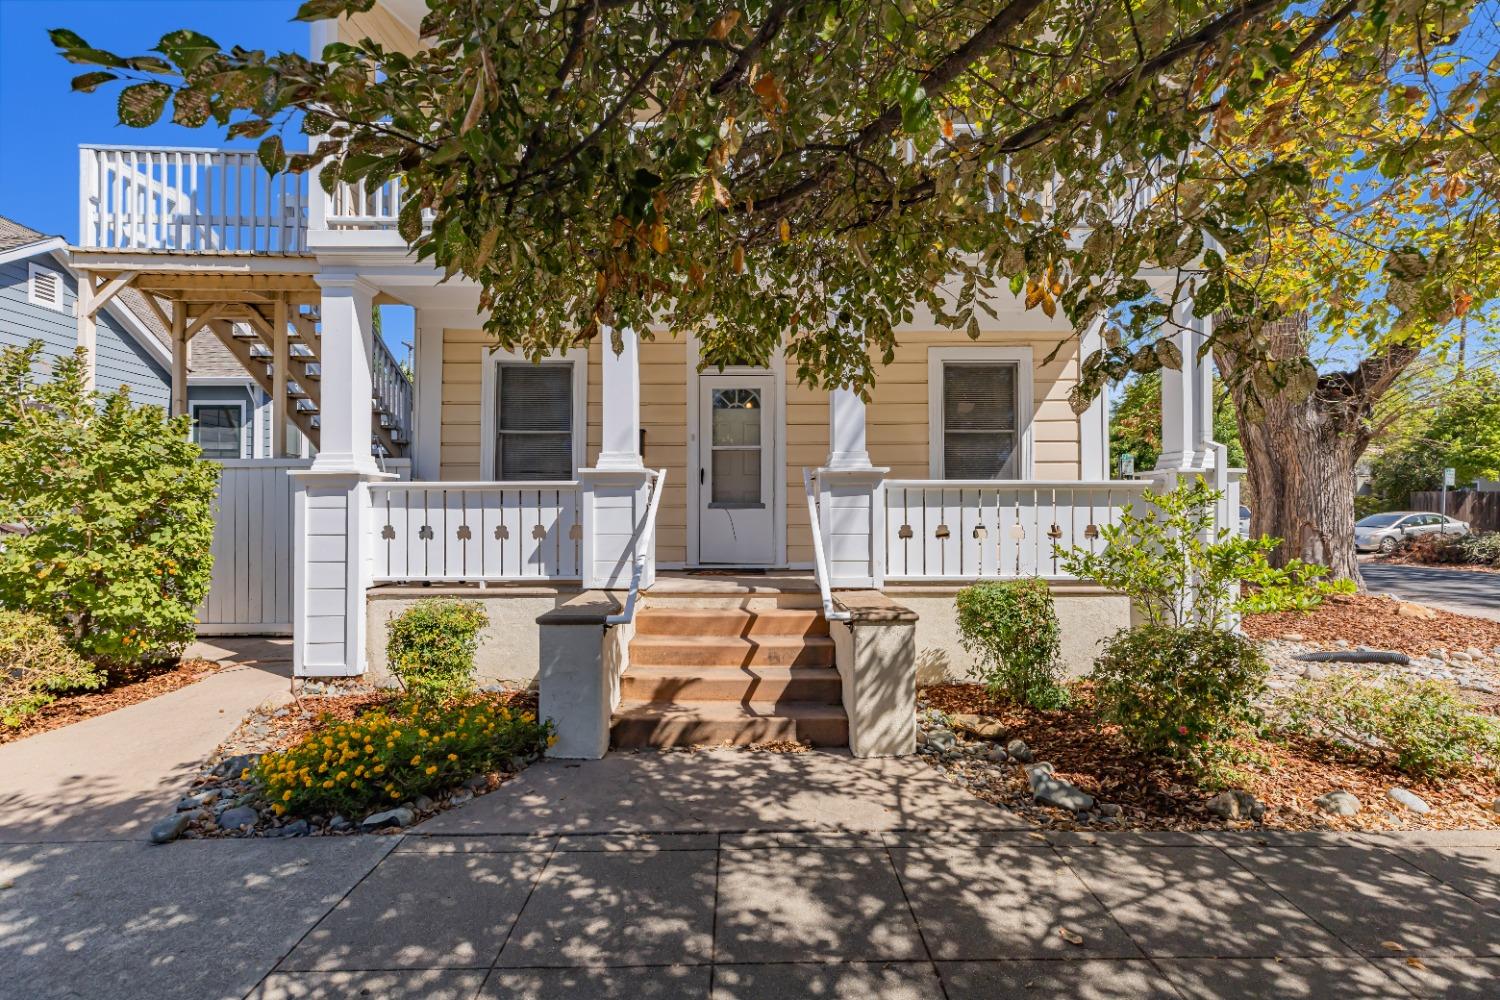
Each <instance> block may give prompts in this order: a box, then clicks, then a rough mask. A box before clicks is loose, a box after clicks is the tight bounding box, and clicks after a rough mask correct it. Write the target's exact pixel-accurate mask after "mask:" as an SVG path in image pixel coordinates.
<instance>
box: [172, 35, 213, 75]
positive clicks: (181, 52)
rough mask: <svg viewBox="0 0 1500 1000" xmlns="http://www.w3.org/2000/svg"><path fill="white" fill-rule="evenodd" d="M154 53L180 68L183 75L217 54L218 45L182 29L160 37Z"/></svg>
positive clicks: (209, 39) (211, 40)
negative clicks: (156, 52) (158, 53)
mask: <svg viewBox="0 0 1500 1000" xmlns="http://www.w3.org/2000/svg"><path fill="white" fill-rule="evenodd" d="M156 51H158V52H160V53H161V54H162V55H164V56H166V57H167V58H168V59H171V60H172V61H173V62H175V63H177V65H179V66H181V67H182V70H183V72H184V73H191V72H192V71H193V70H195V69H197V68H198V67H199V66H200V65H201V64H202V63H203V61H204V60H205V59H207V58H208V57H209V56H212V55H214V54H216V53H218V52H219V43H218V42H216V41H214V40H213V39H212V38H209V37H208V36H207V35H201V34H199V33H198V32H196V31H189V30H188V29H186V28H184V29H182V30H181V31H172V32H169V33H167V34H165V35H162V36H161V40H160V41H158V42H157V43H156Z"/></svg>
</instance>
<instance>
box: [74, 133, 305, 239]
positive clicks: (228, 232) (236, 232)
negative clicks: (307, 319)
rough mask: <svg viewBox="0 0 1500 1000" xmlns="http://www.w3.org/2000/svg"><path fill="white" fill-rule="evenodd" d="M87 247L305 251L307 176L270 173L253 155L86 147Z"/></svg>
mask: <svg viewBox="0 0 1500 1000" xmlns="http://www.w3.org/2000/svg"><path fill="white" fill-rule="evenodd" d="M78 168H79V169H78V183H79V218H78V233H79V236H78V239H79V244H80V245H81V246H83V247H85V248H87V249H113V250H175V251H185V252H210V253H225V252H232V253H301V252H303V251H304V250H306V248H307V190H308V186H307V176H306V175H305V174H287V173H281V174H276V175H270V174H267V173H266V171H265V168H264V167H262V166H261V165H260V161H259V160H257V159H256V157H255V154H254V153H252V152H240V151H236V150H224V149H188V148H175V147H158V146H153V147H143V146H92V145H89V146H80V147H79V162H78Z"/></svg>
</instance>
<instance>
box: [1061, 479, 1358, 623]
mask: <svg viewBox="0 0 1500 1000" xmlns="http://www.w3.org/2000/svg"><path fill="white" fill-rule="evenodd" d="M1222 497H1223V494H1221V493H1219V492H1217V491H1215V490H1214V489H1212V488H1210V487H1209V486H1208V484H1207V483H1205V482H1204V481H1203V480H1202V479H1201V478H1199V479H1198V480H1196V481H1195V482H1193V483H1191V484H1189V483H1181V484H1179V485H1178V486H1177V487H1176V488H1174V489H1173V490H1171V491H1170V492H1167V493H1151V492H1149V491H1148V492H1147V493H1146V494H1145V500H1146V504H1147V506H1146V508H1145V511H1144V513H1137V512H1136V510H1135V506H1134V505H1133V504H1126V506H1125V509H1124V511H1122V512H1121V515H1120V523H1119V524H1112V525H1106V526H1105V527H1104V528H1103V529H1101V530H1100V533H1099V534H1100V537H1101V538H1103V539H1104V542H1105V546H1104V550H1103V551H1101V552H1092V551H1090V550H1088V549H1083V548H1071V549H1068V550H1066V551H1064V552H1062V553H1061V556H1062V560H1061V562H1062V566H1063V569H1064V570H1066V571H1067V572H1068V573H1071V574H1073V575H1074V576H1077V577H1079V578H1080V579H1087V580H1093V581H1095V582H1097V583H1098V584H1100V585H1101V586H1104V587H1108V588H1110V589H1111V590H1117V591H1119V592H1120V593H1122V594H1125V595H1126V596H1127V597H1129V598H1130V599H1131V602H1132V603H1133V604H1134V605H1135V607H1136V609H1137V610H1138V611H1139V612H1140V613H1141V615H1142V616H1143V617H1144V618H1145V619H1146V623H1147V624H1149V625H1154V626H1158V627H1166V628H1182V627H1187V626H1195V627H1199V628H1207V629H1214V630H1223V629H1227V628H1229V627H1231V626H1232V624H1233V616H1234V615H1235V614H1238V613H1244V612H1259V611H1285V610H1291V609H1293V608H1307V607H1311V606H1313V605H1315V604H1316V603H1317V601H1318V600H1319V599H1320V598H1321V596H1322V595H1323V594H1325V593H1333V592H1346V591H1350V590H1352V589H1353V585H1352V584H1350V583H1349V582H1348V581H1340V582H1338V583H1328V582H1324V581H1323V579H1322V578H1323V577H1325V576H1327V574H1328V570H1327V569H1326V568H1324V567H1322V566H1317V565H1314V564H1312V563H1305V562H1302V561H1301V560H1298V559H1292V560H1290V561H1288V562H1287V563H1286V565H1284V566H1280V567H1275V566H1272V565H1271V564H1270V562H1269V561H1268V560H1267V556H1268V555H1270V553H1272V552H1274V551H1275V549H1276V546H1277V545H1279V544H1281V540H1280V539H1277V538H1267V537H1261V538H1242V537H1240V535H1239V534H1238V532H1234V531H1231V530H1229V529H1227V528H1221V529H1219V530H1218V531H1217V532H1215V530H1214V527H1213V523H1214V505H1215V504H1216V503H1217V502H1218V501H1219V500H1220V499H1222ZM1242 582H1243V583H1249V584H1253V585H1254V586H1256V587H1257V588H1258V590H1257V591H1255V592H1253V593H1248V594H1240V593H1237V585H1238V584H1240V583H1242Z"/></svg>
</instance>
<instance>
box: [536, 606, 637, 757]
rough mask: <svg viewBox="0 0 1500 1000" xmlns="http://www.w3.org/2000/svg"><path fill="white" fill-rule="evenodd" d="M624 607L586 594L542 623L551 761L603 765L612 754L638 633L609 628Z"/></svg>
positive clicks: (540, 693) (541, 690) (543, 695)
mask: <svg viewBox="0 0 1500 1000" xmlns="http://www.w3.org/2000/svg"><path fill="white" fill-rule="evenodd" d="M619 611H620V603H619V602H618V601H616V600H614V599H613V598H612V597H610V596H609V595H607V594H601V593H599V592H598V591H594V592H592V593H588V592H586V593H582V594H579V595H578V596H577V597H574V598H573V599H572V600H570V601H568V602H567V603H566V604H563V605H561V606H560V607H557V608H554V609H553V610H551V611H548V612H547V613H545V614H543V615H541V616H540V617H538V618H537V620H536V624H537V629H538V631H539V640H540V648H539V656H540V662H539V663H538V664H537V714H538V716H539V717H540V718H542V719H545V720H547V721H550V722H551V723H552V726H553V732H554V734H555V736H556V737H557V738H556V740H555V741H554V742H553V744H552V745H551V746H550V747H548V748H547V756H548V757H561V758H565V759H566V758H572V759H581V760H597V759H599V758H600V757H603V756H604V754H605V753H606V752H607V751H608V750H609V720H610V716H611V715H613V714H614V710H615V708H616V707H618V706H619V704H620V674H622V673H623V672H624V670H625V657H626V655H627V652H628V650H629V646H630V636H631V634H632V633H633V632H634V629H633V628H631V627H630V626H628V625H621V626H615V627H613V628H611V627H609V626H606V625H605V619H606V618H607V617H608V616H609V615H612V614H617V613H619Z"/></svg>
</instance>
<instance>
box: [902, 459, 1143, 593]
mask: <svg viewBox="0 0 1500 1000" xmlns="http://www.w3.org/2000/svg"><path fill="white" fill-rule="evenodd" d="M1149 485H1150V484H1149V483H1145V482H1140V481H1133V480H1132V481H1110V482H1097V483H1088V482H1071V481H1056V482H1039V481H1033V482H1009V483H1007V482H995V481H993V480H952V479H949V480H940V479H939V480H922V479H892V480H887V481H886V484H885V490H884V492H885V578H886V579H887V580H974V579H982V578H1000V577H1017V576H1042V577H1054V578H1066V577H1067V574H1066V573H1065V572H1064V571H1063V570H1062V568H1061V565H1060V562H1061V560H1060V559H1059V556H1058V553H1059V552H1060V551H1061V550H1063V549H1067V548H1069V547H1072V546H1079V547H1082V548H1089V549H1094V550H1100V549H1102V548H1103V545H1104V541H1103V539H1102V537H1101V529H1102V528H1103V527H1104V526H1105V525H1107V524H1115V523H1118V521H1119V517H1120V510H1121V508H1123V507H1124V506H1125V504H1127V503H1130V502H1132V501H1136V500H1139V499H1140V497H1141V493H1142V492H1143V491H1144V490H1145V489H1146V488H1147V486H1149Z"/></svg>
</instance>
